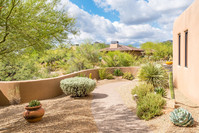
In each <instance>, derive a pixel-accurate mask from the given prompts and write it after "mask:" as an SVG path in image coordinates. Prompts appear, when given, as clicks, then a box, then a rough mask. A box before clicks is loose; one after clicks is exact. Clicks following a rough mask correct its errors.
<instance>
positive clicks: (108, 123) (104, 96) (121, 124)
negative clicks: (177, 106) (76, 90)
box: [91, 81, 148, 133]
mask: <svg viewBox="0 0 199 133" xmlns="http://www.w3.org/2000/svg"><path fill="white" fill-rule="evenodd" d="M130 82H131V81H121V82H114V83H108V84H104V85H101V86H98V87H97V88H96V89H95V90H94V91H93V101H92V105H91V108H92V113H93V115H94V119H95V122H96V124H97V126H98V129H99V132H100V133H110V132H114V133H115V132H118V133H143V132H144V133H146V132H148V130H147V126H146V125H144V124H143V121H141V120H139V119H138V117H137V116H136V114H134V113H133V112H132V111H131V110H130V109H128V108H127V107H126V106H125V105H124V103H123V100H122V98H121V97H120V94H119V93H118V92H117V91H116V90H115V88H116V87H120V86H123V85H125V84H128V83H130Z"/></svg>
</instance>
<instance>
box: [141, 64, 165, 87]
mask: <svg viewBox="0 0 199 133" xmlns="http://www.w3.org/2000/svg"><path fill="white" fill-rule="evenodd" d="M138 78H139V79H140V80H141V81H146V82H147V83H150V84H152V85H153V86H154V87H168V74H167V72H166V70H165V68H164V67H163V66H162V65H160V64H155V63H147V64H145V65H143V66H142V67H141V68H140V70H139V72H138Z"/></svg>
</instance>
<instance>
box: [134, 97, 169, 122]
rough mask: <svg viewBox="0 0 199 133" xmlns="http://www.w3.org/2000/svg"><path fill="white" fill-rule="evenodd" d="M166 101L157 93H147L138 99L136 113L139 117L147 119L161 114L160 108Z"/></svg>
mask: <svg viewBox="0 0 199 133" xmlns="http://www.w3.org/2000/svg"><path fill="white" fill-rule="evenodd" d="M165 103H166V101H165V100H164V99H163V98H162V97H161V96H160V95H157V94H154V93H148V94H147V95H146V96H144V97H143V98H142V99H140V100H138V103H137V110H136V114H137V116H138V117H139V118H141V119H145V120H149V119H151V118H153V117H155V116H159V115H161V114H162V111H161V110H162V108H163V106H164V105H165Z"/></svg>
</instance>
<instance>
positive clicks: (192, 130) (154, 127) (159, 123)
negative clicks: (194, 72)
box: [116, 79, 199, 133]
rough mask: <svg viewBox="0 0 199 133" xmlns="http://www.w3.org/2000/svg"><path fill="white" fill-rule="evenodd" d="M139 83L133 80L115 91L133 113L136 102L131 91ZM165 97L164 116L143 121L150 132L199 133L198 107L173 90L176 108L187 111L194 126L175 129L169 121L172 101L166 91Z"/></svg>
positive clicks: (176, 90)
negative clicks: (192, 119)
mask: <svg viewBox="0 0 199 133" xmlns="http://www.w3.org/2000/svg"><path fill="white" fill-rule="evenodd" d="M138 84H139V82H138V80H137V79H134V80H133V81H132V82H130V83H129V84H125V85H123V86H120V87H118V88H116V90H117V91H118V92H119V93H120V95H121V96H122V98H123V100H124V103H125V104H126V106H128V107H129V108H130V109H131V110H132V111H133V112H136V102H135V101H134V100H133V99H132V95H131V90H132V89H133V88H134V86H135V85H138ZM167 92H168V93H167V97H166V98H165V100H166V101H167V105H166V107H165V109H164V110H163V112H164V114H163V115H161V116H159V117H156V118H153V119H151V120H149V121H144V122H145V123H146V124H147V125H148V126H149V127H150V130H151V132H153V133H199V125H198V122H199V106H198V105H197V104H194V103H193V102H191V101H190V100H189V99H188V98H186V97H185V96H184V95H183V94H182V93H181V92H180V91H179V90H178V89H175V100H176V103H177V104H176V105H177V106H178V107H182V108H184V109H186V110H188V111H189V112H190V113H191V114H192V116H193V118H194V126H193V127H177V126H175V125H173V123H171V121H170V119H169V114H170V112H171V111H173V109H172V108H171V105H170V103H172V100H171V98H170V93H169V90H167Z"/></svg>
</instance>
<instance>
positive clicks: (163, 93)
mask: <svg viewBox="0 0 199 133" xmlns="http://www.w3.org/2000/svg"><path fill="white" fill-rule="evenodd" d="M154 91H155V92H156V94H160V95H161V96H162V97H166V95H167V91H166V90H165V88H163V87H156V88H155V89H154Z"/></svg>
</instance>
